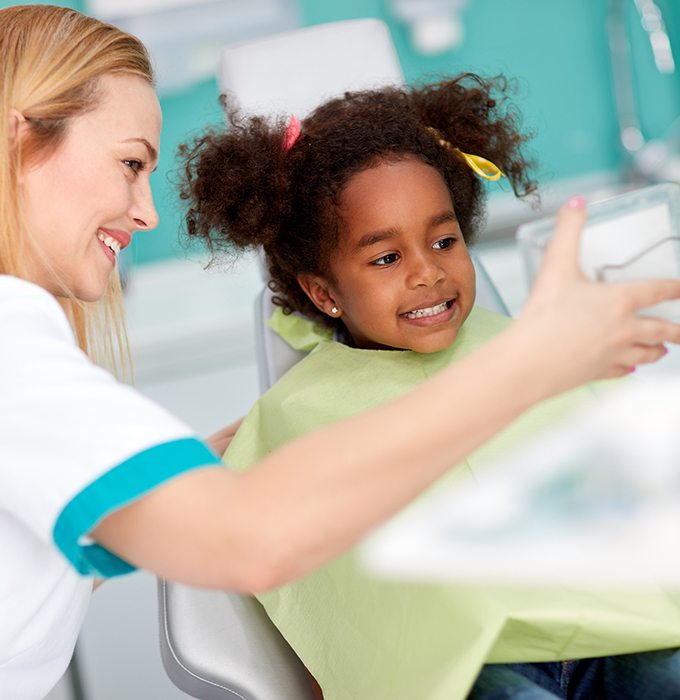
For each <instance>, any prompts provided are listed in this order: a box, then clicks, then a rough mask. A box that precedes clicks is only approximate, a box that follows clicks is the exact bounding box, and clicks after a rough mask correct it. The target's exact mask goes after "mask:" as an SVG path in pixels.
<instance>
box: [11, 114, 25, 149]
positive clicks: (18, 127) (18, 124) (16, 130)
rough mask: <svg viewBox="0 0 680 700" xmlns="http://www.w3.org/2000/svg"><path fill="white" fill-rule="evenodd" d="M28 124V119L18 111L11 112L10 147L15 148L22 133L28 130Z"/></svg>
mask: <svg viewBox="0 0 680 700" xmlns="http://www.w3.org/2000/svg"><path fill="white" fill-rule="evenodd" d="M27 124H28V122H27V121H26V117H25V116H24V115H23V114H22V113H21V112H20V111H19V110H18V109H14V107H12V109H10V110H9V142H10V147H13V146H14V145H15V143H16V141H17V140H18V139H19V137H20V135H21V132H22V131H23V130H24V129H25V128H26V125H27Z"/></svg>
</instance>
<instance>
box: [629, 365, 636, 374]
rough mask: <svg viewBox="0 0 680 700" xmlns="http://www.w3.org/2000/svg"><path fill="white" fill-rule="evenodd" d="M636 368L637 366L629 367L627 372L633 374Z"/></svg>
mask: <svg viewBox="0 0 680 700" xmlns="http://www.w3.org/2000/svg"><path fill="white" fill-rule="evenodd" d="M636 369H637V367H629V368H628V372H627V374H633V372H635V370H636Z"/></svg>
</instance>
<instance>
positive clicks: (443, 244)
mask: <svg viewBox="0 0 680 700" xmlns="http://www.w3.org/2000/svg"><path fill="white" fill-rule="evenodd" d="M455 242H456V239H455V237H454V236H447V237H446V238H442V239H441V240H439V241H437V242H436V243H435V244H434V245H433V246H432V247H433V248H436V249H437V250H446V249H447V248H450V247H451V246H452V245H453V244H454V243H455Z"/></svg>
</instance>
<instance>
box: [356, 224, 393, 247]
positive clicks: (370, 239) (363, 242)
mask: <svg viewBox="0 0 680 700" xmlns="http://www.w3.org/2000/svg"><path fill="white" fill-rule="evenodd" d="M398 234H399V232H398V231H397V229H395V228H386V229H383V230H382V231H372V232H370V233H365V234H364V235H363V236H362V237H361V238H360V239H359V240H358V242H357V244H356V246H355V248H357V250H360V249H362V248H368V247H369V246H372V245H373V244H375V243H380V242H381V241H385V240H387V239H388V238H394V237H395V236H397V235H398Z"/></svg>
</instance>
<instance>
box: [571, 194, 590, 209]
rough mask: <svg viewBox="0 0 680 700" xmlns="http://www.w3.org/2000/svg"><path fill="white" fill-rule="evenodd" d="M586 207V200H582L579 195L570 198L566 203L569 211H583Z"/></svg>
mask: <svg viewBox="0 0 680 700" xmlns="http://www.w3.org/2000/svg"><path fill="white" fill-rule="evenodd" d="M585 205H586V200H585V199H583V197H581V196H580V195H576V196H575V197H572V198H571V199H570V200H569V201H568V202H567V206H568V207H569V208H570V209H583V207H585Z"/></svg>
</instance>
